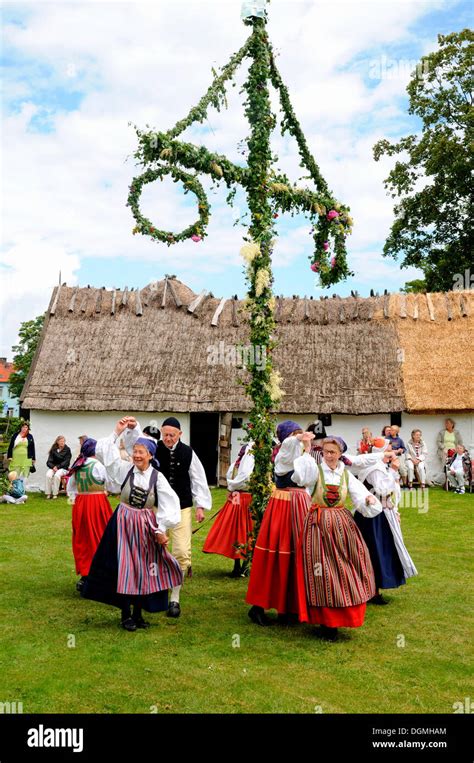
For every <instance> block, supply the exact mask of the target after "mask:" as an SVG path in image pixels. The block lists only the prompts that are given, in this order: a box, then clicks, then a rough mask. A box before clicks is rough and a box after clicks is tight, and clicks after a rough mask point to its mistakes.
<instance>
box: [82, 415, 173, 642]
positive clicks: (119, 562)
mask: <svg viewBox="0 0 474 763" xmlns="http://www.w3.org/2000/svg"><path fill="white" fill-rule="evenodd" d="M136 426H137V422H136V420H135V419H134V418H133V417H131V416H126V417H124V418H122V419H120V421H118V422H117V424H116V426H115V430H114V431H113V432H112V434H111V435H110V436H109V437H104V438H103V439H101V440H99V441H98V442H97V445H96V457H97V458H98V459H99V460H100V461H101V462H102V464H103V465H104V466H105V469H106V472H107V476H108V477H109V478H110V479H111V480H113V481H114V482H118V483H119V484H121V494H120V504H119V506H118V507H117V509H116V510H115V512H114V514H113V515H112V517H111V519H110V521H109V523H108V525H107V527H106V529H105V532H104V534H103V536H102V540H101V541H100V544H99V546H98V548H97V551H96V553H95V556H94V558H93V560H92V564H91V567H90V570H89V574H88V576H87V580H86V582H85V584H84V587H83V589H82V591H81V595H82V596H83V597H84V598H86V599H93V600H95V601H100V602H104V603H106V604H110V605H112V606H116V607H119V608H120V609H121V610H122V626H123V628H125V630H127V631H135V630H136V629H137V628H145V627H147V625H148V623H146V622H145V621H144V620H143V617H142V608H143V609H145V610H146V611H147V612H161V611H167V610H168V606H169V602H168V595H169V589H170V588H173V587H174V586H178V585H181V583H182V579H183V575H182V572H181V569H180V566H179V564H178V561H177V560H176V559H175V558H174V557H173V556H171V554H170V553H169V551H168V550H167V548H166V546H167V544H168V536H167V534H166V533H167V531H168V530H169V529H171V528H173V527H176V526H177V525H178V524H179V521H180V518H181V516H180V508H179V499H178V496H177V495H176V493H175V491H174V490H173V489H172V487H171V486H170V484H169V482H168V480H167V479H166V477H164V475H163V474H161V473H160V472H158V470H157V469H156V468H155V467H154V466H152V463H151V462H152V460H153V458H154V456H155V454H156V443H155V442H154V441H153V440H151V439H148V438H142V437H139V438H135V439H134V445H133V464H129V463H127V462H126V461H124V460H123V459H122V458H121V457H120V451H119V448H118V443H119V441H120V437H121V435H122V433H124V431H125V430H126V429H127V428H128V429H130V430H134V429H135V428H136ZM132 604H133V605H134V609H133V615H132V613H131V605H132Z"/></svg>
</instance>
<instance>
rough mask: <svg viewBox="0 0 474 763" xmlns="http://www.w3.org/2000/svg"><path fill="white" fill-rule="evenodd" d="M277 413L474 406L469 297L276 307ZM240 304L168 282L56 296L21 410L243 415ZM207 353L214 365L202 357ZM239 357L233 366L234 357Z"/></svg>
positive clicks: (300, 301) (304, 301)
mask: <svg viewBox="0 0 474 763" xmlns="http://www.w3.org/2000/svg"><path fill="white" fill-rule="evenodd" d="M275 314H276V319H277V330H276V334H277V339H278V343H279V344H278V348H277V349H276V351H275V355H274V360H275V366H276V367H277V368H278V370H279V371H280V373H281V375H282V378H283V384H282V386H283V389H284V390H285V393H286V394H285V396H284V397H283V400H282V402H281V404H280V406H279V409H278V411H279V412H280V413H294V414H295V413H308V412H311V413H342V414H368V413H385V412H394V411H416V412H422V411H423V412H435V411H442V410H446V409H449V410H451V411H454V410H460V411H461V410H464V411H466V410H472V409H473V408H474V400H473V393H472V378H473V370H474V368H473V366H474V361H473V351H472V336H473V334H474V331H473V330H474V325H473V321H474V318H473V316H474V294H473V293H472V292H469V291H465V292H451V293H449V294H448V295H445V294H431V295H422V294H418V295H413V294H410V295H401V294H391V295H383V296H381V297H379V296H375V297H370V298H366V299H362V298H359V297H357V295H354V296H352V297H349V298H346V299H340V298H329V299H327V298H326V299H318V300H314V299H312V298H309V299H308V298H306V297H305V298H297V297H294V298H293V299H292V298H280V299H277V304H276V308H275ZM247 336H248V328H247V325H246V322H245V306H244V303H243V302H242V301H239V300H237V299H227V300H226V299H217V298H215V297H213V296H212V294H210V293H208V292H207V291H203V292H202V293H201V294H200V295H197V294H195V293H194V292H193V291H192V290H191V289H189V288H188V287H187V286H186V285H185V284H183V283H181V282H180V281H178V280H177V279H174V278H166V279H164V280H163V281H159V282H157V283H155V284H150V285H149V286H147V287H145V288H144V289H142V290H140V291H137V290H133V289H128V288H125V289H123V290H120V289H117V290H113V291H109V290H105V289H93V288H89V287H87V288H70V287H67V286H65V285H63V286H60V287H56V288H55V290H54V292H53V294H52V297H51V302H50V307H49V309H48V312H47V316H46V321H45V326H44V329H43V334H42V338H41V341H40V346H39V347H38V351H37V353H36V356H35V359H34V362H33V364H32V368H31V371H30V374H29V377H28V379H27V382H26V384H25V388H24V390H23V406H24V407H25V408H29V409H39V410H63V411H65V410H75V411H108V410H119V411H121V410H129V411H153V412H159V411H176V412H186V411H248V410H249V407H250V405H249V401H248V399H247V398H246V396H245V394H244V392H243V389H242V387H241V386H240V385H239V384H238V382H237V378H238V377H239V376H243V375H244V372H243V371H242V370H241V369H239V368H236V367H235V365H232V364H229V362H227V363H226V362H225V361H226V360H227V361H228V359H229V354H228V353H229V352H230V353H232V352H235V347H236V345H238V344H239V343H241V344H243V345H246V344H247V341H248V340H247ZM209 348H215V352H217V354H218V356H219V354H220V357H218V358H217V360H218V361H224V363H222V362H219V363H218V364H217V365H215V364H210V363H209V362H208V360H209V359H212V358H210V354H209V353H210V350H209ZM231 360H232V359H231Z"/></svg>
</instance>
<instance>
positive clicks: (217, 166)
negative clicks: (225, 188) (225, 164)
mask: <svg viewBox="0 0 474 763" xmlns="http://www.w3.org/2000/svg"><path fill="white" fill-rule="evenodd" d="M210 167H211V170H212V171H213V173H214V174H215V175H217V176H218V177H220V178H221V177H222V175H223V174H224V173H223V171H222V167H221V166H220V164H217V162H211V165H210Z"/></svg>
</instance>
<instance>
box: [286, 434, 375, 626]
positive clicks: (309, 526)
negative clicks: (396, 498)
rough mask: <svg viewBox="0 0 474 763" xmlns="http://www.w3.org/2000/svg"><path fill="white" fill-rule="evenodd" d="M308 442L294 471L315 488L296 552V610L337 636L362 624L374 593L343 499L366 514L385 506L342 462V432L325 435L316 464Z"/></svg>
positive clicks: (362, 545)
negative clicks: (318, 461) (343, 628)
mask: <svg viewBox="0 0 474 763" xmlns="http://www.w3.org/2000/svg"><path fill="white" fill-rule="evenodd" d="M309 447H310V446H309V443H304V450H305V452H304V453H303V454H302V455H301V456H299V457H298V458H296V459H295V461H294V471H293V476H292V480H293V481H294V482H295V483H296V484H297V485H308V484H309V485H311V486H312V487H313V488H314V490H313V503H312V505H311V507H310V511H309V513H308V515H307V516H306V519H305V521H304V525H303V529H302V532H301V540H300V544H299V553H298V554H297V573H296V574H297V590H298V615H299V620H300V621H301V622H309V623H314V624H316V623H317V624H319V625H320V626H321V629H320V634H321V636H322V637H323V638H326V639H328V640H329V641H334V640H335V639H336V638H337V635H338V628H339V627H341V626H342V627H349V628H357V627H360V626H361V625H362V624H363V622H364V617H365V610H366V603H367V601H369V600H370V599H371V598H372V597H373V596H374V595H375V580H374V571H373V568H372V563H371V561H370V556H369V552H368V549H367V546H366V545H365V543H364V540H363V538H362V536H361V534H360V531H359V529H358V527H357V525H356V524H355V522H354V518H353V516H352V514H351V512H350V511H349V510H348V509H346V508H345V502H346V500H347V497H348V496H350V498H351V501H352V504H353V506H354V507H355V510H356V512H360V513H361V514H363V515H364V516H367V517H374V516H376V515H377V514H379V513H380V512H381V511H382V506H381V505H380V502H379V501H378V500H377V498H376V497H375V496H373V495H371V494H370V493H369V491H368V490H367V488H366V487H364V485H363V484H362V483H361V482H360V481H359V480H358V479H357V478H356V477H354V475H353V474H351V473H350V472H349V470H348V468H347V467H346V466H345V465H344V463H342V462H341V460H340V457H341V454H342V452H343V450H344V448H345V443H344V441H343V440H342V439H341V438H340V437H327V438H326V439H325V440H324V442H323V461H322V462H321V464H318V465H317V464H316V463H315V461H314V459H313V458H311V456H310V455H309V452H308V451H309Z"/></svg>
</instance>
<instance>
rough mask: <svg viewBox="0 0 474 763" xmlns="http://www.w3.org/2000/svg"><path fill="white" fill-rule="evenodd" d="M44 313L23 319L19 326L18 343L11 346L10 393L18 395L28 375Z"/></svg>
mask: <svg viewBox="0 0 474 763" xmlns="http://www.w3.org/2000/svg"><path fill="white" fill-rule="evenodd" d="M43 323H44V315H38V317H37V318H34V319H33V320H31V321H25V322H24V323H22V324H21V326H20V331H19V332H18V335H19V340H20V341H19V344H15V345H14V346H13V347H12V352H13V365H14V366H15V371H14V372H13V373H12V375H11V376H10V380H9V388H10V394H11V395H14V396H15V397H18V398H19V397H20V395H21V391H22V389H23V385H24V383H25V381H26V377H27V376H28V371H29V370H30V366H31V363H32V361H33V357H34V354H35V352H36V348H37V346H38V342H39V338H40V336H41V330H42V328H43Z"/></svg>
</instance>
